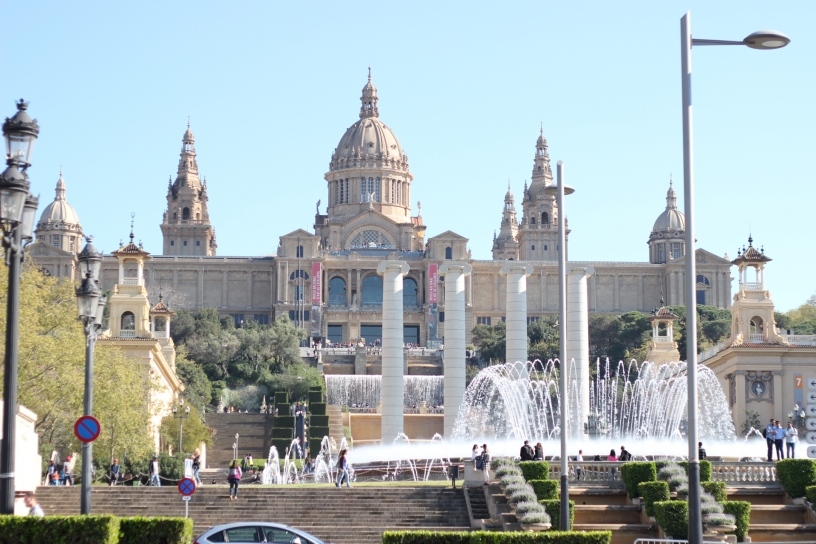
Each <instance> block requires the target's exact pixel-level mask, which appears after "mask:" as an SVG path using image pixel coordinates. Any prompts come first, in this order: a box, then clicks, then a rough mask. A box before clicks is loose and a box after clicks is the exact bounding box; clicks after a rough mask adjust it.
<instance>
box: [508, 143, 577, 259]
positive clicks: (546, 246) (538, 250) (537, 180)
mask: <svg viewBox="0 0 816 544" xmlns="http://www.w3.org/2000/svg"><path fill="white" fill-rule="evenodd" d="M547 147H548V146H547V139H546V138H545V137H544V129H543V127H542V129H541V133H540V134H539V136H538V140H537V141H536V152H535V158H534V159H533V175H532V178H531V180H530V187H529V188H528V187H527V184H526V183H525V184H524V195H523V198H522V201H521V206H522V208H523V215H522V218H521V224H520V225H519V232H518V237H517V239H518V243H519V257H520V259H521V260H522V261H554V260H556V259H557V258H558V253H557V247H556V246H557V244H558V207H557V206H556V203H555V197H554V196H550V195H547V194H544V188H545V187H549V186H550V185H552V183H553V176H552V170H551V169H550V154H549V152H548V151H547ZM567 234H569V230H567Z"/></svg>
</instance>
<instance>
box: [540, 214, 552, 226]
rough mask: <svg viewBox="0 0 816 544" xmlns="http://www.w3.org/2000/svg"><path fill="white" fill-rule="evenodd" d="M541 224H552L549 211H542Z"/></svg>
mask: <svg viewBox="0 0 816 544" xmlns="http://www.w3.org/2000/svg"><path fill="white" fill-rule="evenodd" d="M541 224H542V225H549V224H550V216H549V214H548V213H547V212H542V213H541Z"/></svg>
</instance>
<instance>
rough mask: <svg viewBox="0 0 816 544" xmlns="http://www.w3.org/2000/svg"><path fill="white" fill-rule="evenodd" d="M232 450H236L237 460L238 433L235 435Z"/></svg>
mask: <svg viewBox="0 0 816 544" xmlns="http://www.w3.org/2000/svg"><path fill="white" fill-rule="evenodd" d="M232 449H233V450H235V457H234V458H235V459H238V433H235V443H234V444H233V445H232Z"/></svg>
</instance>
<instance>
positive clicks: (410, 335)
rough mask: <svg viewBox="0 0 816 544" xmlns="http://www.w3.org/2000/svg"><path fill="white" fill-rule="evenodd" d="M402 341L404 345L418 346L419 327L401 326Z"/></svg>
mask: <svg viewBox="0 0 816 544" xmlns="http://www.w3.org/2000/svg"><path fill="white" fill-rule="evenodd" d="M402 341H403V342H404V343H406V344H414V345H419V327H418V326H417V325H405V326H403V327H402Z"/></svg>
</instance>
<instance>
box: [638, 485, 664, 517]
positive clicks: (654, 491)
mask: <svg viewBox="0 0 816 544" xmlns="http://www.w3.org/2000/svg"><path fill="white" fill-rule="evenodd" d="M638 491H639V492H640V496H641V497H643V505H644V506H645V507H646V515H647V516H650V517H654V516H655V510H654V504H655V503H656V502H661V501H667V500H669V498H670V495H669V484H667V483H666V482H641V483H640V484H638Z"/></svg>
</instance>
